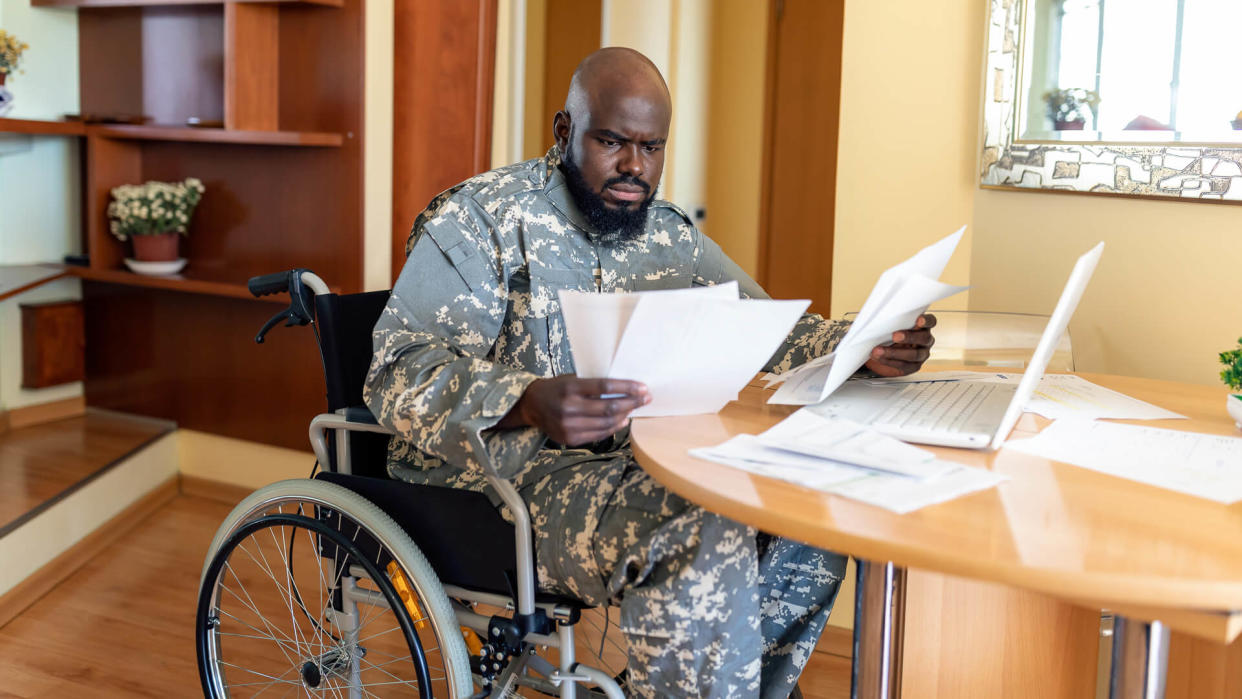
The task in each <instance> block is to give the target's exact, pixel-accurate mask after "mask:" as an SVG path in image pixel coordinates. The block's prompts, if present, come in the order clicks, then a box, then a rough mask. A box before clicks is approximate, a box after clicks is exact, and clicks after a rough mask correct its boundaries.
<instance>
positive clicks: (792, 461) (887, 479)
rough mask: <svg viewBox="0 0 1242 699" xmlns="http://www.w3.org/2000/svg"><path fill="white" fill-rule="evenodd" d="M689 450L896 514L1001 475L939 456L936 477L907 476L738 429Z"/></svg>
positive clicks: (975, 488)
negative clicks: (790, 447) (780, 445)
mask: <svg viewBox="0 0 1242 699" xmlns="http://www.w3.org/2000/svg"><path fill="white" fill-rule="evenodd" d="M690 454H691V455H692V456H695V457H697V458H700V459H705V460H707V461H713V462H715V463H719V464H724V465H726V466H731V467H733V468H737V469H741V470H743V471H746V472H748V473H754V474H757V475H761V476H767V477H769V478H778V479H780V480H784V481H789V482H791V483H795V484H797V485H801V486H804V487H807V488H811V489H814V490H821V491H825V492H829V493H833V494H836V495H841V496H843V497H847V498H850V499H852V500H858V501H860V502H864V503H867V504H870V505H875V506H877V507H882V508H884V509H886V510H890V511H892V512H896V513H898V514H905V513H907V512H913V511H915V510H917V509H920V508H922V507H926V506H928V505H934V504H937V503H941V502H946V501H948V500H952V499H954V498H957V497H961V496H962V495H966V494H968V493H973V492H975V491H978V490H984V489H987V488H991V487H992V486H994V485H997V484H998V483H1001V482H1003V481H1004V480H1005V477H1004V476H1001V475H999V474H996V473H993V472H991V471H988V470H985V469H979V468H972V467H969V466H963V465H961V464H954V463H950V462H939V463H940V464H942V465H943V469H941V473H940V475H938V476H937V477H935V478H930V479H919V478H912V477H910V476H901V475H896V474H892V473H886V472H884V471H877V470H874V469H869V468H864V467H861V466H853V465H850V464H846V463H842V462H838V461H832V460H830V459H820V458H816V457H812V456H806V455H804V454H797V453H794V452H789V451H785V450H782V449H775V448H773V447H770V446H767V445H764V444H762V443H761V442H760V441H759V438H758V437H756V436H754V435H748V434H743V435H737V436H736V437H733V438H732V439H730V440H729V441H727V442H724V443H723V444H719V445H717V446H714V447H704V448H701V449H691V450H690Z"/></svg>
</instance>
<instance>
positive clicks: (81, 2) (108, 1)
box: [30, 0, 345, 7]
mask: <svg viewBox="0 0 1242 699" xmlns="http://www.w3.org/2000/svg"><path fill="white" fill-rule="evenodd" d="M225 1H226V0H30V4H31V6H32V7H144V6H147V7H155V6H163V7H170V6H176V5H222V4H224V2H225ZM228 1H229V2H240V3H245V4H255V5H257V4H265V5H266V4H271V5H322V6H326V7H341V6H342V5H344V4H345V3H344V1H343V0H228Z"/></svg>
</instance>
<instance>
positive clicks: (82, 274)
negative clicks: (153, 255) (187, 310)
mask: <svg viewBox="0 0 1242 699" xmlns="http://www.w3.org/2000/svg"><path fill="white" fill-rule="evenodd" d="M68 273H69V274H71V275H73V276H75V277H78V278H80V279H88V280H90V281H96V282H105V283H108V284H123V285H125V286H136V287H143V288H147V289H163V290H165V291H179V292H182V293H187V294H206V295H208V296H224V297H227V298H235V299H251V300H254V299H255V297H254V296H252V295H251V294H250V290H249V289H247V288H246V285H245V283H238V282H234V281H223V280H218V279H213V278H210V277H198V276H195V274H194V272H193V271H191V270H186V272H185V273H184V274H174V275H168V276H159V277H156V276H150V275H144V274H134V273H133V272H130V271H128V270H124V269H93V268H91V267H70V268H68ZM257 300H259V301H267V302H274V303H281V304H287V303H288V302H289V298H288V297H287V296H285V295H281V294H277V295H274V296H263V297H261V298H259V299H257Z"/></svg>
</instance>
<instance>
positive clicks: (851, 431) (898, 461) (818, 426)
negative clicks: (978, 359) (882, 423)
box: [759, 408, 952, 479]
mask: <svg viewBox="0 0 1242 699" xmlns="http://www.w3.org/2000/svg"><path fill="white" fill-rule="evenodd" d="M759 442H760V443H761V444H764V445H766V446H769V447H774V448H776V449H783V450H785V451H792V452H795V453H798V454H805V455H807V456H813V457H819V458H821V459H828V460H832V461H839V462H842V463H847V464H852V465H855V466H865V467H867V468H872V469H877V470H880V471H886V472H889V473H897V474H901V475H904V476H911V477H913V478H919V479H928V478H935V477H937V476H940V475H942V474H943V473H944V472H945V471H946V470H947V469H948V468H952V465H951V464H948V463H947V462H944V461H937V460H936V455H935V454H933V453H932V452H930V451H927V450H926V449H920V448H918V447H915V446H911V445H909V444H906V443H905V442H903V441H901V440H899V439H895V438H893V437H889V436H887V435H883V434H880V433H879V432H876V431H874V430H869V429H867V428H866V427H864V426H863V425H860V424H858V423H857V422H853V421H851V420H843V419H841V418H826V417H823V416H821V415H817V414H815V413H813V412H811V411H809V410H807V409H805V408H804V409H802V410H799V411H797V412H795V413H794V414H793V415H790V416H789V417H787V418H785V419H784V420H781V421H780V422H778V423H777V424H776V425H774V426H773V427H771V428H770V429H768V430H767V431H766V432H764V433H762V434H760V435H759Z"/></svg>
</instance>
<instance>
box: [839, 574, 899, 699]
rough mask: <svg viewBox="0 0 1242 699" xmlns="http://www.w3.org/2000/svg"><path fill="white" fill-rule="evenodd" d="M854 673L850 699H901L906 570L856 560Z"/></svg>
mask: <svg viewBox="0 0 1242 699" xmlns="http://www.w3.org/2000/svg"><path fill="white" fill-rule="evenodd" d="M856 563H857V564H858V579H857V580H858V584H857V588H856V589H855V591H854V672H853V677H852V678H851V685H850V697H851V699H896V698H897V697H900V696H901V647H902V638H903V635H904V628H905V618H906V594H905V589H906V571H905V569H904V568H898V567H897V566H894V565H893V564H892V563H876V562H874V561H863V560H856Z"/></svg>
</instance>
